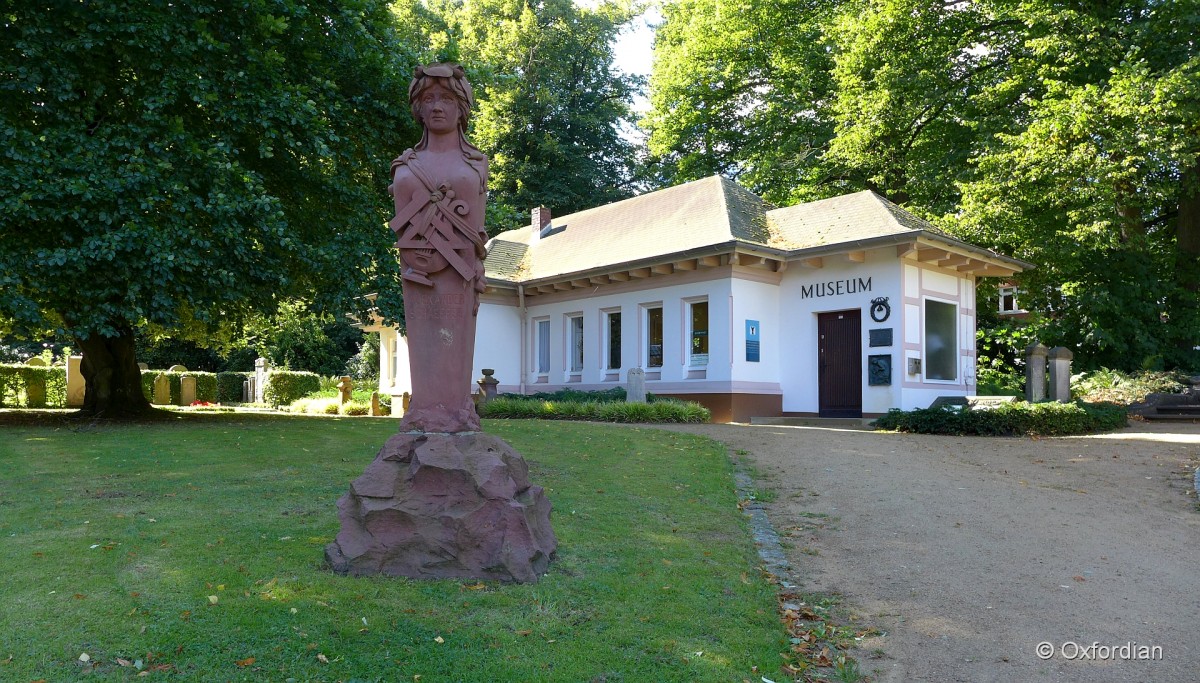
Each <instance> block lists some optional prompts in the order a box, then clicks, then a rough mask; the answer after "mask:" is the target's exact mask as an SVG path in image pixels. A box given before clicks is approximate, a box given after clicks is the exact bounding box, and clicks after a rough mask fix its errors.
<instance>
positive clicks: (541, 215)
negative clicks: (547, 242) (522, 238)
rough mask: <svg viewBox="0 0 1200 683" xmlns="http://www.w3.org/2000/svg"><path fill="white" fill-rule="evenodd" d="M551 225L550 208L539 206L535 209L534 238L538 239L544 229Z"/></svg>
mask: <svg viewBox="0 0 1200 683" xmlns="http://www.w3.org/2000/svg"><path fill="white" fill-rule="evenodd" d="M547 225H550V209H548V208H546V207H544V206H539V207H537V208H536V209H534V210H533V239H534V240H537V239H539V238H540V237H541V236H542V230H544V229H545V228H546V226H547Z"/></svg>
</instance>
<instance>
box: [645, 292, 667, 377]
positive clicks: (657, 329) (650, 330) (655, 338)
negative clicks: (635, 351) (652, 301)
mask: <svg viewBox="0 0 1200 683" xmlns="http://www.w3.org/2000/svg"><path fill="white" fill-rule="evenodd" d="M646 346H647V348H646V367H648V368H661V367H662V364H663V311H662V308H661V307H659V308H647V309H646Z"/></svg>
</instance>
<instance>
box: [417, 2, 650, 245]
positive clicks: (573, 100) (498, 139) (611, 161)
mask: <svg viewBox="0 0 1200 683" xmlns="http://www.w3.org/2000/svg"><path fill="white" fill-rule="evenodd" d="M433 7H434V11H435V12H436V13H437V14H438V15H439V17H440V19H441V20H442V21H443V22H445V27H444V31H445V32H444V34H443V35H442V37H440V38H438V39H435V40H434V41H433V42H434V43H435V44H437V45H439V46H442V49H441V50H440V53H441V54H440V56H442V57H446V58H452V59H455V60H458V61H461V62H463V63H464V64H465V65H466V66H467V67H468V68H469V69H471V70H472V75H473V79H472V82H473V83H474V84H475V86H476V89H477V93H476V94H477V99H478V100H479V107H478V112H477V113H476V115H475V117H474V121H475V123H474V134H473V138H472V139H473V141H474V142H475V144H476V145H478V146H479V148H480V149H482V150H483V151H484V152H485V153H486V154H488V155H489V157H490V158H491V167H490V172H491V178H490V183H489V190H490V195H489V205H490V206H489V213H490V214H491V216H490V219H489V230H493V231H495V230H502V229H509V228H513V227H516V226H518V225H524V224H525V223H526V222H527V221H528V211H529V209H531V208H533V207H536V206H540V205H545V206H549V207H551V208H552V209H553V210H554V211H555V213H571V212H574V211H579V210H581V209H585V208H590V207H592V206H598V205H601V204H605V203H608V202H611V201H615V200H617V199H622V198H625V197H628V196H630V195H631V194H632V193H633V187H632V173H631V169H632V167H633V162H634V156H633V154H634V146H633V143H632V142H630V140H629V139H627V137H626V136H624V135H623V134H622V131H623V128H624V127H625V126H627V125H629V124H631V122H632V115H631V110H630V107H631V103H632V99H633V96H634V94H635V92H636V91H637V90H638V88H639V81H638V79H637V78H636V77H633V76H629V75H625V74H622V73H620V72H619V71H617V70H616V68H615V67H614V66H613V64H612V61H613V42H614V40H615V39H616V36H617V33H618V31H619V30H620V29H621V26H622V25H623V24H624V23H625V22H627V21H629V20H630V19H631V17H632V11H631V10H630V6H629V4H628V2H626V1H624V0H621V1H619V2H616V1H611V0H609V1H605V2H602V3H600V4H599V5H598V6H596V7H595V8H594V9H592V8H588V7H582V6H577V5H576V4H574V3H573V2H571V0H544V1H542V2H537V3H531V2H526V1H525V0H450V1H449V2H445V3H442V4H437V5H434V6H433Z"/></svg>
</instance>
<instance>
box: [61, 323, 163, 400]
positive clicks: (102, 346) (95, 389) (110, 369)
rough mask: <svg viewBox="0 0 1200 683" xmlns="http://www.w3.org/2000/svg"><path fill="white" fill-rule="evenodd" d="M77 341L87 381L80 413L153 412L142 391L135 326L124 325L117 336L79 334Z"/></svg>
mask: <svg viewBox="0 0 1200 683" xmlns="http://www.w3.org/2000/svg"><path fill="white" fill-rule="evenodd" d="M75 343H76V344H78V346H79V349H80V350H81V351H82V352H83V361H82V363H81V364H80V366H79V371H80V374H82V375H83V380H84V383H85V384H84V389H85V394H84V398H83V410H82V411H81V414H83V415H92V416H95V417H132V416H138V415H144V414H146V413H148V412H150V410H151V408H150V402H149V401H148V400H146V394H145V393H143V392H142V371H141V370H140V369H139V368H138V365H137V356H136V355H135V349H134V337H133V330H132V329H129V328H127V327H123V328H121V335H120V336H118V337H101V336H100V335H92V336H90V337H88V338H87V339H78V338H77V339H76V340H75Z"/></svg>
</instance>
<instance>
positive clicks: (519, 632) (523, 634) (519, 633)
mask: <svg viewBox="0 0 1200 683" xmlns="http://www.w3.org/2000/svg"><path fill="white" fill-rule="evenodd" d="M531 633H533V631H530V630H528V629H521V630H520V631H517V635H519V636H527V635H530V634H531Z"/></svg>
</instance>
